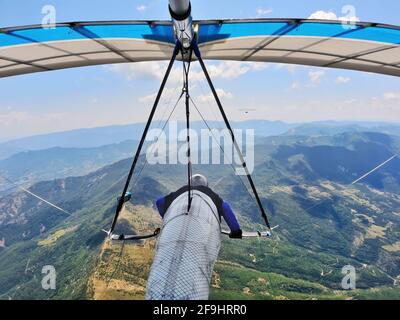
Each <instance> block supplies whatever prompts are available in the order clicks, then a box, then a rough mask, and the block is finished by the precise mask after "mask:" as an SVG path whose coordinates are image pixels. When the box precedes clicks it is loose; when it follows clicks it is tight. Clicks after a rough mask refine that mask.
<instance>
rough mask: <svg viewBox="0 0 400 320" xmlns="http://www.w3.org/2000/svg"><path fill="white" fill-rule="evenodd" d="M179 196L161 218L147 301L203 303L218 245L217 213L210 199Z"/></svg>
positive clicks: (218, 220)
mask: <svg viewBox="0 0 400 320" xmlns="http://www.w3.org/2000/svg"><path fill="white" fill-rule="evenodd" d="M187 206H188V194H187V192H186V193H184V194H182V195H180V196H179V197H178V198H177V199H176V200H175V201H174V202H173V203H172V204H171V206H170V207H169V209H168V211H167V212H166V214H165V216H164V224H163V227H162V230H161V233H160V237H159V239H158V242H157V247H156V254H155V258H154V262H153V265H152V268H151V271H150V276H149V280H148V283H147V293H146V299H147V300H207V299H208V297H209V287H210V281H211V276H212V272H213V269H214V264H215V261H216V260H217V258H218V254H219V250H220V246H221V238H220V234H221V226H220V219H219V215H218V210H217V208H216V207H215V204H214V203H213V201H212V200H211V198H210V197H208V196H207V195H205V194H204V193H202V192H200V191H193V202H192V206H191V210H190V212H189V214H188V213H187Z"/></svg>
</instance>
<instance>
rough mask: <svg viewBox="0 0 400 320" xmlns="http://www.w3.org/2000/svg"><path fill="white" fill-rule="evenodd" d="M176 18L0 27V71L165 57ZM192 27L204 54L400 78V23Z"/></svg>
mask: <svg viewBox="0 0 400 320" xmlns="http://www.w3.org/2000/svg"><path fill="white" fill-rule="evenodd" d="M174 22H175V23H176V21H174ZM174 22H171V21H116V22H110V21H106V22H72V23H60V24H57V25H56V27H54V28H52V29H51V28H50V29H46V28H42V26H40V25H37V26H25V27H15V28H2V29H0V77H8V76H14V75H20V74H27V73H33V72H40V71H50V70H58V69H64V68H73V67H82V66H90V65H100V64H110V63H124V62H140V61H155V60H170V58H171V55H172V52H173V50H174V46H175V42H176V37H175V34H174V29H175V30H177V26H176V24H175V26H174ZM190 22H191V21H190ZM193 28H194V30H195V32H196V34H195V36H196V37H197V43H198V45H199V48H200V50H201V52H202V57H203V59H207V60H234V61H263V62H277V63H289V64H300V65H309V66H318V67H331V68H340V69H350V70H360V71H366V72H373V73H379V74H387V75H393V76H400V46H399V45H400V27H398V26H392V25H385V24H377V23H362V22H359V23H356V24H355V25H354V26H349V25H345V24H343V22H341V21H324V20H322V21H319V20H302V19H250V20H210V21H193ZM189 40H191V39H189ZM194 59H195V57H194Z"/></svg>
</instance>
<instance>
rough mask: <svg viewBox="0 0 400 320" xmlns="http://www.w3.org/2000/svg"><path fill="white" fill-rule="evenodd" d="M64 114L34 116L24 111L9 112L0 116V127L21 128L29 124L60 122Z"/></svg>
mask: <svg viewBox="0 0 400 320" xmlns="http://www.w3.org/2000/svg"><path fill="white" fill-rule="evenodd" d="M64 116H65V114H64V113H49V114H46V115H34V114H30V113H28V112H25V111H10V112H7V113H3V114H0V125H2V126H21V125H29V124H30V123H31V122H41V123H46V122H51V121H56V120H62V118H63V117H64Z"/></svg>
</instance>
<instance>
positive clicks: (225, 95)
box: [199, 88, 233, 102]
mask: <svg viewBox="0 0 400 320" xmlns="http://www.w3.org/2000/svg"><path fill="white" fill-rule="evenodd" d="M216 91H217V94H218V97H219V98H220V99H232V98H233V94H232V93H231V92H227V91H225V90H223V89H219V88H217V89H216ZM199 99H200V101H201V102H211V101H214V96H213V95H212V93H210V94H208V95H202V96H200V97H199Z"/></svg>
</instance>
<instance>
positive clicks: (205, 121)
mask: <svg viewBox="0 0 400 320" xmlns="http://www.w3.org/2000/svg"><path fill="white" fill-rule="evenodd" d="M190 99H191V101H192V104H193V106H194V107H195V109H196V110H197V112H198V113H199V115H200V117H201V119H202V120H203V122H204V123H205V125H206V126H207V128H208V130H209V131H210V133H211V135H212V136H213V138H214V140H215V142H216V143H217V145H218V146H219V148H220V149H221V151H222V154H223V155H224V158H225V159H227V156H226V153H225V150H224V148H223V147H222V145H221V144H220V143H219V141H218V139H217V138H216V137H215V134H214V132H213V131H212V129H211V127H210V125H209V124H208V122H207V120H206V119H205V117H204V116H203V114H202V113H201V112H200V110H199V108H198V107H197V105H196V103H195V102H194V100H193V99H192V98H190ZM228 160H229V159H228ZM228 162H229V161H228ZM229 164H230V166H231V167H232V168H233V170H234V171H235V170H236V168H235V166H234V165H233V163H232V162H230V163H229ZM238 178H239V180H240V182H241V183H242V185H243V187H244V188H245V190H246V191H247V193H248V195H249V196H250V198H251V199H252V200H254V198H253V195H252V194H251V193H250V191H249V189H248V188H247V185H246V184H245V182H244V181H243V179H242V177H241V176H238ZM223 179H224V178H221V179H220V180H221V181H222V180H223ZM221 181H218V183H217V184H219V183H220V182H221ZM217 184H216V185H217Z"/></svg>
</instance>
